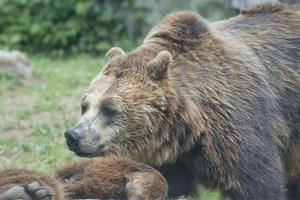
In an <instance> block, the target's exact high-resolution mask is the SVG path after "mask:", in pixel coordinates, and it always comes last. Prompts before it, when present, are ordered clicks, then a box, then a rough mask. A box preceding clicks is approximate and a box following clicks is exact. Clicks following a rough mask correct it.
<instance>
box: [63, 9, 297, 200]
mask: <svg viewBox="0 0 300 200" xmlns="http://www.w3.org/2000/svg"><path fill="white" fill-rule="evenodd" d="M299 72H300V12H298V11H297V10H296V9H294V8H292V7H287V6H283V5H276V6H272V5H262V6H257V7H254V8H252V9H250V10H246V11H243V12H242V13H241V14H240V15H239V16H237V17H234V18H231V19H228V20H225V21H219V22H215V23H208V22H207V21H205V20H204V19H202V18H201V17H200V16H199V15H198V14H197V13H194V12H189V11H187V12H178V13H173V14H171V15H169V16H167V17H166V18H165V20H163V21H162V22H161V23H159V24H158V25H157V26H156V27H154V29H153V30H152V31H151V32H150V33H149V34H148V36H147V37H146V39H145V40H144V42H143V44H142V45H141V46H140V47H138V48H137V49H135V50H133V51H132V52H130V53H128V54H125V53H124V52H123V51H122V50H121V49H120V48H112V49H111V50H110V51H109V52H108V53H107V54H106V64H105V66H104V67H103V69H102V71H101V73H100V74H99V75H98V76H97V77H96V78H95V79H94V80H93V81H92V82H91V83H90V85H89V86H88V88H87V90H86V94H85V95H84V97H83V100H82V117H81V119H80V121H79V122H78V124H77V125H76V127H74V128H72V129H69V130H68V131H66V133H65V137H66V139H67V144H68V146H69V148H70V150H72V151H74V152H75V153H76V154H77V155H79V156H86V157H95V156H101V155H107V154H115V155H122V156H127V157H129V158H132V159H135V160H138V161H140V162H145V163H148V164H151V165H153V166H156V167H157V168H158V169H159V170H160V172H162V173H163V175H164V176H165V178H166V179H167V181H168V184H169V188H170V190H169V195H170V197H176V196H179V195H182V194H189V193H192V192H193V191H194V190H195V188H196V185H197V183H202V184H204V185H207V186H208V187H213V188H218V189H220V190H221V191H222V192H223V194H224V195H225V196H229V197H231V198H232V199H234V200H246V199H247V200H249V199H251V200H252V199H255V200H276V199H278V200H282V199H286V198H287V194H288V196H289V198H290V199H300V189H299V188H300V178H299V174H300V164H299V163H300V158H299V154H300V143H299V142H300V140H299V136H300V74H299ZM285 188H287V193H286V190H285Z"/></svg>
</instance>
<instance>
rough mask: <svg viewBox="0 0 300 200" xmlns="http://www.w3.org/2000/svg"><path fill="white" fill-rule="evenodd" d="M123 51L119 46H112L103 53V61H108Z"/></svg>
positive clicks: (121, 54)
mask: <svg viewBox="0 0 300 200" xmlns="http://www.w3.org/2000/svg"><path fill="white" fill-rule="evenodd" d="M123 55H125V52H124V51H123V50H122V49H121V48H119V47H112V48H111V49H110V50H108V52H107V53H106V54H105V62H108V61H109V60H110V59H112V58H113V57H116V56H123Z"/></svg>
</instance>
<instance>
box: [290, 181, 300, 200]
mask: <svg viewBox="0 0 300 200" xmlns="http://www.w3.org/2000/svg"><path fill="white" fill-rule="evenodd" d="M287 195H288V200H297V199H300V179H299V178H298V179H297V180H294V181H291V182H289V183H288V184H287Z"/></svg>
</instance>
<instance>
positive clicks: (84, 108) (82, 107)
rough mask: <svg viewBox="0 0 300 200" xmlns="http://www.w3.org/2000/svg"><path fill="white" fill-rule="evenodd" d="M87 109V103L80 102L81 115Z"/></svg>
mask: <svg viewBox="0 0 300 200" xmlns="http://www.w3.org/2000/svg"><path fill="white" fill-rule="evenodd" d="M87 109H88V105H87V104H86V103H83V104H81V115H83V114H84V113H85V112H86V111H87Z"/></svg>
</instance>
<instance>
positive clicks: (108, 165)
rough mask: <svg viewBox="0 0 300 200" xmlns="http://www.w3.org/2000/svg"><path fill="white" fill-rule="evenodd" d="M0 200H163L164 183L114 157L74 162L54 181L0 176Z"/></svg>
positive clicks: (16, 172) (30, 175) (12, 172)
mask: <svg viewBox="0 0 300 200" xmlns="http://www.w3.org/2000/svg"><path fill="white" fill-rule="evenodd" d="M0 178H1V179H0V200H15V199H23V200H64V199H114V200H118V199H119V200H121V199H122V200H123V199H129V200H140V199H145V200H153V199H157V200H163V199H165V198H166V196H167V190H168V189H167V183H166V181H165V179H164V178H163V177H162V176H161V175H160V174H159V173H158V172H157V171H156V170H154V169H153V168H152V167H149V166H147V165H145V164H141V163H137V162H134V161H130V160H128V159H125V158H117V157H114V156H111V157H105V158H100V159H97V160H89V161H87V160H84V161H77V162H75V163H74V164H72V165H69V166H66V167H63V168H61V169H59V170H58V171H57V172H56V175H55V177H48V176H45V175H42V174H40V173H37V172H34V171H29V170H24V169H9V170H6V171H3V172H0Z"/></svg>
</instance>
